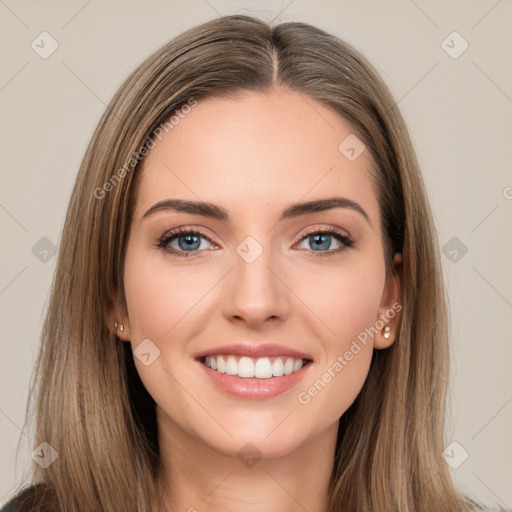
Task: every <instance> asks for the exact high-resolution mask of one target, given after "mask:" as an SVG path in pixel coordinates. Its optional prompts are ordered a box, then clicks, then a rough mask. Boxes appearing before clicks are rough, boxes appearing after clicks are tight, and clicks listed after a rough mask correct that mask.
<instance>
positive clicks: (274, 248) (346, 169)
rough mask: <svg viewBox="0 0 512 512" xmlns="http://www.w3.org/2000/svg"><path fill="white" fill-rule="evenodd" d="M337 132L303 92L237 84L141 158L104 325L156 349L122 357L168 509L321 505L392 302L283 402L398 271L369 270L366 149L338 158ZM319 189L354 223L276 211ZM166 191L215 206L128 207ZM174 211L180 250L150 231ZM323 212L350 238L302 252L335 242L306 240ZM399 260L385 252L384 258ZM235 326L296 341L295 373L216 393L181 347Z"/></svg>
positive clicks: (377, 237) (376, 224) (169, 221)
mask: <svg viewBox="0 0 512 512" xmlns="http://www.w3.org/2000/svg"><path fill="white" fill-rule="evenodd" d="M351 133H353V130H352V128H351V126H350V125H349V124H348V123H347V122H346V121H345V120H344V119H343V118H341V117H340V116H338V115H337V114H335V113H334V112H332V111H331V110H329V109H328V108H326V107H324V106H323V105H322V104H320V103H318V102H316V101H315V100H313V99H311V98H307V101H305V98H304V97H303V96H301V95H299V94H297V93H294V92H289V91H284V90H280V89H273V90H272V91H271V92H268V93H265V94H262V93H254V92H244V93H242V94H241V95H240V96H239V97H238V98H236V99H233V98H231V99H226V98H216V99H206V100H201V101H199V103H198V104H197V106H195V107H194V108H193V109H191V111H190V113H189V114H187V116H186V117H185V118H184V119H182V120H181V121H180V123H179V124H178V125H176V126H175V127H174V129H173V130H172V131H170V133H168V134H164V136H163V138H162V140H161V141H159V142H158V143H157V145H156V146H155V147H154V148H153V149H152V150H151V151H150V152H149V154H148V155H147V157H146V159H145V161H144V165H143V170H142V175H141V181H140V186H139V190H138V193H137V198H136V208H135V213H134V218H133V224H132V227H131V231H130V236H129V241H128V247H127V253H126V261H125V274H124V285H125V291H126V301H127V311H123V310H122V309H121V307H120V305H119V304H117V305H115V307H114V308H113V310H112V311H111V312H110V315H111V317H112V318H113V319H114V321H117V322H122V323H123V324H124V326H125V329H124V331H123V332H122V333H121V332H120V331H119V330H118V331H117V335H118V336H119V337H120V338H121V339H124V340H127V341H131V344H132V348H133V349H135V348H136V347H137V346H138V345H139V344H140V343H141V342H142V340H145V339H150V340H151V342H152V343H154V344H155V345H156V346H157V347H158V348H159V350H160V356H159V357H158V358H156V359H155V360H154V362H152V363H151V364H150V365H148V366H145V365H144V364H142V363H141V362H140V361H139V360H138V358H135V361H136V364H137V369H138V372H139V375H140V377H141V379H142V381H143V383H144V385H145V387H146V388H147V390H148V392H149V393H150V394H151V395H152V397H153V398H154V400H155V402H156V404H157V421H158V427H159V436H160V446H161V461H162V472H161V474H160V478H159V481H160V483H161V484H162V485H163V486H165V487H166V489H167V494H165V496H166V497H167V499H168V503H169V510H183V511H186V510H194V509H197V510H225V511H235V510H250V511H251V512H259V511H265V512H266V511H268V510H281V511H285V512H286V511H290V512H292V511H293V512H295V511H296V510H297V507H298V506H299V505H298V504H300V506H301V507H304V509H306V510H308V511H309V512H315V511H317V512H321V511H323V510H325V496H326V491H327V484H328V481H329V477H330V474H331V470H332V466H333V460H334V459H333V452H334V447H335V441H336V434H337V429H338V420H339V418H340V417H341V416H342V415H343V413H344V412H345V411H346V410H347V408H348V407H349V406H350V404H351V403H352V402H353V401H354V399H355V398H356V397H357V395H358V393H359V391H360V390H361V387H362V385H363V383H364V381H365V379H366V377H367V374H368V369H369V365H370V361H371V356H372V352H373V349H385V348H387V347H388V346H389V345H390V344H391V343H392V342H393V338H394V334H395V333H396V330H397V326H398V324H399V319H400V314H399V313H397V314H396V315H395V316H394V318H392V319H391V320H390V321H389V322H388V323H387V324H388V325H390V327H391V336H390V338H389V339H385V338H384V336H383V333H382V331H379V333H378V334H377V335H375V337H374V338H372V337H370V338H369V339H368V342H367V344H366V346H365V345H363V344H362V343H359V345H360V347H361V350H360V351H359V352H358V353H357V355H355V356H354V358H353V359H352V360H351V361H350V362H349V363H348V364H347V365H346V366H345V367H344V368H343V370H342V371H340V372H338V373H336V376H335V377H334V378H332V379H331V381H330V382H329V383H328V384H327V385H326V386H325V388H324V389H323V390H322V391H321V392H319V393H318V394H317V395H316V396H314V397H312V398H311V401H310V402H309V403H308V404H307V405H303V404H301V403H300V402H299V401H298V399H297V395H298V393H299V392H300V391H304V390H307V389H308V387H310V386H311V385H312V384H313V383H314V382H315V381H317V379H320V378H321V377H322V374H324V373H325V372H326V371H327V369H328V368H329V367H332V365H333V363H334V362H335V361H336V360H337V357H338V356H339V355H343V354H344V353H345V352H346V351H347V350H348V349H349V348H350V346H351V344H352V342H353V341H354V340H356V339H357V336H358V334H360V333H361V332H362V331H364V329H365V328H368V327H370V326H374V325H375V322H376V321H377V320H379V318H381V315H382V314H384V312H385V311H387V310H389V309H392V305H393V304H394V303H395V305H396V303H397V302H398V303H399V302H400V281H399V278H398V277H397V276H388V277H386V274H385V265H384V253H383V248H382V233H381V230H380V221H381V219H380V213H379V204H378V201H377V198H376V195H375V192H374V190H373V188H372V185H371V182H370V179H369V175H368V172H369V171H368V169H369V166H370V163H371V157H370V155H369V153H368V151H364V152H363V153H362V154H361V155H360V156H359V157H358V158H357V159H356V160H354V161H349V160H348V159H347V158H346V157H345V156H344V155H343V154H342V153H341V152H340V151H339V150H338V145H339V144H340V142H341V141H343V140H344V139H345V137H347V136H348V135H349V134H351ZM335 195H339V196H344V197H347V198H349V199H351V200H353V201H356V202H357V203H359V204H360V205H361V207H362V208H364V210H365V211H366V212H367V214H368V217H369V221H370V223H368V222H367V221H366V220H365V219H364V217H363V216H362V215H360V214H359V213H357V212H356V211H354V210H351V209H348V208H335V209H331V210H326V211H321V212H315V213H313V214H307V215H304V216H301V217H297V218H290V219H285V220H279V216H280V213H281V211H282V210H283V209H284V208H285V207H286V206H288V205H289V204H291V203H295V202H299V201H308V200H313V199H322V198H329V197H333V196H335ZM168 198H181V199H189V200H195V201H197V200H202V201H208V202H212V203H215V204H217V205H219V206H222V207H223V208H225V209H226V210H228V212H229V220H223V221H221V220H216V219H212V218H207V217H203V216H200V215H197V214H190V213H182V212H175V211H171V210H169V211H160V212H158V213H155V214H154V215H152V216H149V217H147V218H145V219H143V218H142V217H143V215H144V213H145V212H146V211H147V210H148V209H149V208H150V207H151V206H153V205H154V204H155V203H157V202H159V201H162V200H164V199H168ZM370 224H371V225H370ZM180 226H184V227H193V228H194V229H196V230H199V231H201V233H202V236H204V237H206V238H200V239H199V240H201V245H200V248H199V249H195V256H189V257H186V258H185V257H180V256H175V255H172V254H169V253H165V252H164V251H163V250H162V249H161V248H159V247H157V246H156V243H157V241H158V240H159V239H160V238H161V237H162V236H163V235H165V234H166V233H167V232H168V231H169V230H172V229H174V228H177V227H180ZM330 226H332V227H337V228H338V229H339V230H341V231H342V232H343V233H344V234H349V235H350V236H351V237H352V238H353V239H354V240H355V243H354V245H353V246H352V247H350V248H346V249H345V250H343V251H342V252H339V253H336V254H335V253H331V255H329V256H327V255H326V256H325V257H315V254H318V252H322V251H323V252H324V253H326V252H329V251H333V250H335V249H337V248H340V247H343V244H342V242H339V241H337V240H336V238H334V237H329V236H328V237H327V239H326V241H327V244H324V245H323V246H322V248H320V249H316V251H315V245H314V241H311V239H310V238H309V237H310V235H308V236H306V235H305V231H306V229H307V228H312V227H315V228H318V229H319V230H320V229H325V228H328V227H330ZM247 236H252V237H253V238H254V239H256V240H257V241H258V243H259V244H260V246H261V247H262V249H263V253H262V254H261V255H260V256H259V257H258V258H257V259H256V260H255V261H254V262H252V263H250V264H249V263H247V262H246V261H245V260H244V259H242V258H241V257H240V256H239V255H238V254H237V252H236V248H237V246H238V245H239V244H240V243H241V242H242V241H243V240H244V239H245V238H246V237H247ZM181 240H182V243H181V246H180V245H179V240H178V239H174V241H173V242H172V243H171V245H172V247H173V248H174V249H175V250H180V248H181V250H182V251H183V250H184V249H183V248H184V247H185V248H186V243H185V242H184V241H183V238H182V239H181ZM209 240H210V241H209ZM308 240H309V241H308ZM329 241H330V242H331V246H330V247H328V248H327V249H326V248H325V247H327V245H328V242H329ZM321 242H322V240H321V241H320V243H321ZM194 247H198V245H197V244H196V245H195V246H194ZM401 262H402V258H401V255H395V265H396V268H397V270H398V271H399V272H400V267H401ZM112 323H113V322H112ZM241 341H252V342H253V343H255V344H258V343H265V342H273V343H277V344H281V345H285V346H288V347H293V348H295V349H297V350H301V351H304V352H306V353H308V354H311V356H312V359H313V363H312V365H311V366H310V368H309V369H308V374H307V378H305V379H304V381H303V382H300V383H299V384H298V385H297V386H295V387H293V388H292V389H290V390H288V391H286V392H284V393H282V394H280V395H278V396H276V397H273V398H269V399H265V400H247V399H246V400H244V399H241V398H234V397H232V396H229V395H227V394H224V393H223V392H222V391H220V390H219V389H217V388H216V387H214V385H213V384H212V383H211V382H210V380H209V379H207V378H206V377H205V376H204V375H203V373H202V371H200V370H201V369H200V368H198V363H197V362H196V361H195V359H194V358H195V355H196V354H197V353H198V352H200V351H204V350H206V349H210V348H213V347H216V346H219V345H224V344H230V343H237V342H241ZM247 443H252V444H253V445H254V446H256V447H257V449H258V450H259V452H260V453H261V455H262V458H261V459H260V460H259V461H258V462H257V463H256V464H255V465H253V466H252V467H246V466H245V465H244V464H242V462H241V461H240V459H239V458H238V457H237V453H238V452H239V450H240V449H242V448H243V447H244V446H245V445H246V444H247ZM171 489H172V492H171ZM171 503H172V505H171ZM155 510H156V508H155Z"/></svg>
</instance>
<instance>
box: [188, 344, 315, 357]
mask: <svg viewBox="0 0 512 512" xmlns="http://www.w3.org/2000/svg"><path fill="white" fill-rule="evenodd" d="M221 354H226V355H229V354H231V355H235V356H247V357H253V358H255V359H257V358H259V357H273V356H276V357H278V356H287V357H293V358H294V359H309V360H312V359H313V358H312V357H311V355H310V354H306V353H305V352H300V351H298V350H295V349H293V348H290V347H284V346H283V345H276V344H274V343H264V344H262V345H252V344H250V343H237V344H235V345H222V346H219V347H214V348H211V349H208V350H204V351H202V352H200V353H198V354H197V355H196V359H200V358H202V357H207V356H217V355H221Z"/></svg>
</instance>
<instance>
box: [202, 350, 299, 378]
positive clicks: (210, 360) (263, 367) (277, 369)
mask: <svg viewBox="0 0 512 512" xmlns="http://www.w3.org/2000/svg"><path fill="white" fill-rule="evenodd" d="M204 364H205V365H206V366H208V367H209V368H211V369H212V370H216V371H217V372H219V373H226V374H227V375H237V376H238V377H245V378H254V377H256V378H257V379H270V378H271V377H281V376H283V375H290V374H291V373H294V372H298V371H299V370H300V369H301V368H302V367H303V365H304V361H303V360H302V359H294V358H292V357H272V358H269V357H260V358H258V359H253V358H251V357H246V356H243V357H239V356H233V355H228V356H208V357H205V359H204Z"/></svg>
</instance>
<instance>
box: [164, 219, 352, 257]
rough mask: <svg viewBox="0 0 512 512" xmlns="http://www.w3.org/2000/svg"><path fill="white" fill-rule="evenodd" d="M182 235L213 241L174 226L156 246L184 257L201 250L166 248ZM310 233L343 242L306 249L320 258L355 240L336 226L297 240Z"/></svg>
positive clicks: (313, 230) (336, 252)
mask: <svg viewBox="0 0 512 512" xmlns="http://www.w3.org/2000/svg"><path fill="white" fill-rule="evenodd" d="M184 235H196V236H198V237H201V238H204V239H206V240H208V241H209V242H210V243H213V242H212V241H211V240H210V239H209V238H208V237H207V236H205V235H203V234H202V233H201V232H200V231H196V230H195V229H191V228H176V229H174V230H172V231H169V232H168V233H166V234H165V235H164V236H163V237H162V238H160V239H159V240H158V241H157V243H156V246H157V247H158V248H160V249H162V250H163V251H164V252H165V253H168V254H174V255H176V256H180V257H185V258H188V257H190V256H193V255H195V254H197V253H199V252H202V251H198V250H195V251H176V250H175V249H168V248H167V245H168V244H169V243H170V242H172V241H173V240H175V239H176V238H178V237H179V236H184ZM311 235H329V236H332V237H334V238H336V239H337V240H338V241H339V242H341V243H342V244H343V247H341V248H339V249H335V250H330V251H313V250H311V249H309V250H308V251H309V252H311V253H313V255H314V256H315V257H320V258H321V257H325V256H331V255H333V254H339V253H341V252H343V251H345V250H346V249H349V248H351V247H353V245H354V243H355V241H354V239H353V238H352V237H350V236H348V235H344V234H342V233H341V232H340V231H338V230H337V229H336V228H333V227H329V228H323V229H311V230H309V231H307V232H306V233H304V235H303V236H302V238H301V239H300V240H299V242H302V241H303V240H304V239H305V238H307V237H309V236H311Z"/></svg>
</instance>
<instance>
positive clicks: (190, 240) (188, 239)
mask: <svg viewBox="0 0 512 512" xmlns="http://www.w3.org/2000/svg"><path fill="white" fill-rule="evenodd" d="M197 238H198V236H197V235H193V234H188V235H184V236H182V237H180V238H179V240H180V239H181V240H183V239H184V240H185V244H186V247H188V248H190V247H191V246H192V245H194V244H196V243H197ZM180 245H181V244H180Z"/></svg>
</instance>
